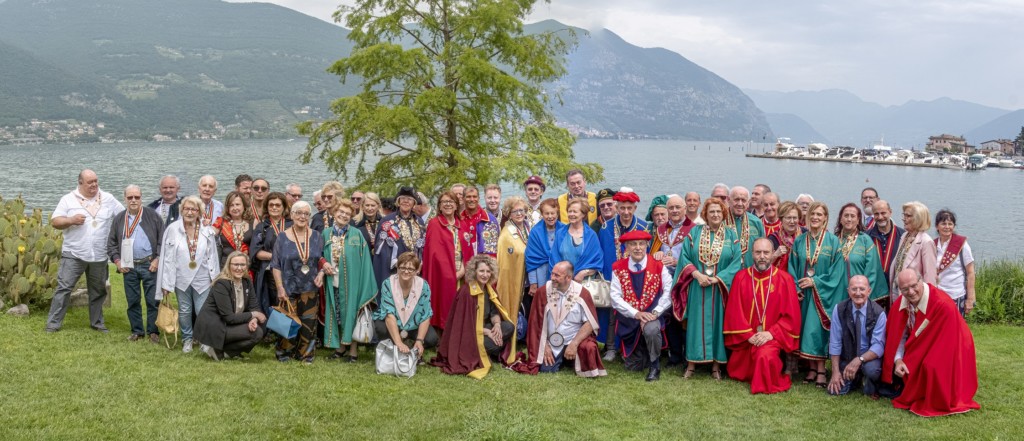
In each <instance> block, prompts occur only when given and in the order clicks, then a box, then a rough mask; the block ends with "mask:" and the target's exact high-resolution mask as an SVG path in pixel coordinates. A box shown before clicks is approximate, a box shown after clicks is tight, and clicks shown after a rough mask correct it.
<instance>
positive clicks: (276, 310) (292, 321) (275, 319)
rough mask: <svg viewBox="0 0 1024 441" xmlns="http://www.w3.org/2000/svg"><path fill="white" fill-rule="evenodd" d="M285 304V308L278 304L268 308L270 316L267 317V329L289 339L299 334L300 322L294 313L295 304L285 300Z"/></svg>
mask: <svg viewBox="0 0 1024 441" xmlns="http://www.w3.org/2000/svg"><path fill="white" fill-rule="evenodd" d="M285 305H287V309H285V308H282V307H281V305H278V306H275V307H273V309H271V310H270V317H267V329H269V330H271V331H274V333H276V334H277V335H280V336H281V337H284V338H286V339H288V340H291V339H293V338H295V336H296V335H299V328H300V327H302V324H301V322H300V321H299V317H298V315H297V314H296V313H295V305H292V302H290V301H288V302H285Z"/></svg>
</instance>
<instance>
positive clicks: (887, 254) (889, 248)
mask: <svg viewBox="0 0 1024 441" xmlns="http://www.w3.org/2000/svg"><path fill="white" fill-rule="evenodd" d="M891 228H892V231H890V232H889V238H887V239H886V240H885V243H882V241H880V240H878V239H875V238H871V240H873V241H874V242H875V248H877V249H878V257H879V259H881V261H882V270H884V271H886V272H888V271H889V265H890V264H891V263H892V258H893V256H894V255H895V254H896V247H895V246H894V245H896V226H895V225H894V226H892V227H891ZM883 245H884V246H883ZM882 250H885V251H882Z"/></svg>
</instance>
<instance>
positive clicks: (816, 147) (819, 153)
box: [807, 142, 828, 158]
mask: <svg viewBox="0 0 1024 441" xmlns="http://www.w3.org/2000/svg"><path fill="white" fill-rule="evenodd" d="M827 151H828V146H827V145H825V144H822V143H820V142H812V143H810V144H807V153H808V154H809V156H811V157H814V158H824V157H825V152H827Z"/></svg>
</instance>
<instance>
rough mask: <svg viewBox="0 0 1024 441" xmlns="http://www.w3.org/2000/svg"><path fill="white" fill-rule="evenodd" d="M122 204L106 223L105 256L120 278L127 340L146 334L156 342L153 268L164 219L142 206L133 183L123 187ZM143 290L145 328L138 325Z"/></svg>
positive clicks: (157, 336) (154, 271)
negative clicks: (123, 298)
mask: <svg viewBox="0 0 1024 441" xmlns="http://www.w3.org/2000/svg"><path fill="white" fill-rule="evenodd" d="M124 203H125V205H126V206H127V207H128V208H127V209H126V210H125V211H122V212H120V213H118V214H117V215H115V216H114V218H113V219H112V220H111V222H110V233H109V234H107V256H109V257H110V260H111V261H112V262H114V266H115V267H116V268H117V272H119V273H121V274H122V276H123V278H124V280H123V282H124V295H125V298H126V299H127V301H128V323H129V324H130V325H131V328H132V333H131V335H130V336H128V341H138V340H139V339H141V338H142V337H143V336H144V335H146V333H148V334H149V340H150V341H151V342H153V343H160V332H159V331H158V330H157V327H156V315H157V307H158V306H159V305H160V302H158V301H157V300H156V292H157V287H156V270H157V267H158V265H159V262H158V261H159V258H160V244H161V240H162V239H163V233H164V222H163V219H160V215H159V214H156V211H154V210H153V209H152V208H149V207H143V206H142V190H141V189H139V187H138V186H137V185H129V186H128V187H126V188H125V189H124ZM140 285H141V290H140ZM143 293H144V294H145V296H146V327H145V328H143V327H142V295H143Z"/></svg>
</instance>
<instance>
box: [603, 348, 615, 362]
mask: <svg viewBox="0 0 1024 441" xmlns="http://www.w3.org/2000/svg"><path fill="white" fill-rule="evenodd" d="M615 355H616V353H615V350H614V349H609V350H607V351H605V352H604V358H603V360H604V361H615Z"/></svg>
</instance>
